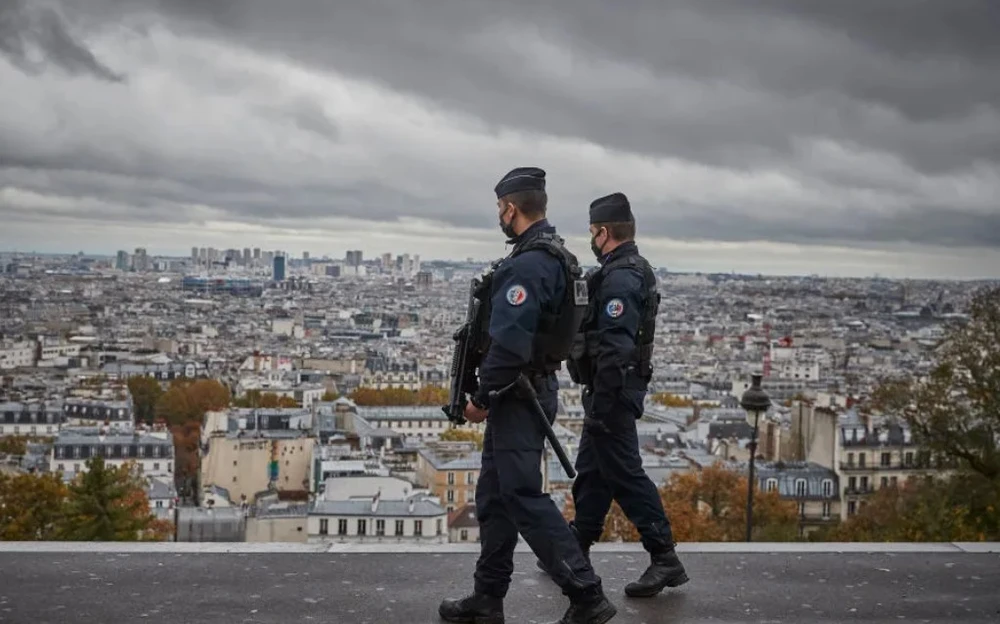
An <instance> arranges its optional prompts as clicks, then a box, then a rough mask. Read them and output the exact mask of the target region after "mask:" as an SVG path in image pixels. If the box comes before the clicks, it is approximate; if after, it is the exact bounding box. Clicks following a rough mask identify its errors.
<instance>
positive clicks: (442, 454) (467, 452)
mask: <svg viewBox="0 0 1000 624" xmlns="http://www.w3.org/2000/svg"><path fill="white" fill-rule="evenodd" d="M482 458H483V454H482V453H481V452H480V451H477V450H475V447H474V445H473V444H472V443H470V442H437V443H435V444H431V445H429V446H427V447H425V448H421V449H419V450H418V451H417V466H416V482H417V484H418V485H420V486H422V487H426V488H428V489H429V490H430V491H431V493H432V494H434V496H437V497H438V498H439V499H440V500H441V504H442V505H444V506H445V509H446V510H447V512H448V513H451V512H453V511H455V510H456V509H458V508H460V507H462V506H464V505H465V504H467V503H474V502H475V500H476V483H477V482H478V480H479V469H480V467H481V466H482V462H483V459H482Z"/></svg>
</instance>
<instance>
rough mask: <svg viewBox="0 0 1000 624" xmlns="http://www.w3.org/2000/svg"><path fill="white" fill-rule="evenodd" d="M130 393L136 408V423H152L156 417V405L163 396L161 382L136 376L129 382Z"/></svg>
mask: <svg viewBox="0 0 1000 624" xmlns="http://www.w3.org/2000/svg"><path fill="white" fill-rule="evenodd" d="M128 391H129V394H131V395H132V403H133V405H134V406H135V421H136V422H137V423H138V422H145V423H151V422H153V419H154V418H155V416H156V403H157V401H159V400H160V397H161V396H163V388H162V387H160V382H158V381H156V380H155V379H153V378H152V377H146V376H145V375H136V376H134V377H130V378H129V380H128Z"/></svg>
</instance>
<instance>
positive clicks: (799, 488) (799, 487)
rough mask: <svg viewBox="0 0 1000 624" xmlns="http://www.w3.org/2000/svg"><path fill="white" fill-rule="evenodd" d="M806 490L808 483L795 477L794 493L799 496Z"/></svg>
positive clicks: (804, 493) (803, 494)
mask: <svg viewBox="0 0 1000 624" xmlns="http://www.w3.org/2000/svg"><path fill="white" fill-rule="evenodd" d="M808 491H809V489H808V484H807V483H806V480H805V479H796V480H795V495H796V496H800V497H801V496H805V495H806V493H807V492H808Z"/></svg>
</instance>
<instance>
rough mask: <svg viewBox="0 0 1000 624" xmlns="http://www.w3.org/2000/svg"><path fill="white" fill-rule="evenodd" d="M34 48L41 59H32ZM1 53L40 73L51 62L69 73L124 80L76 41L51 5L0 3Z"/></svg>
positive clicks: (13, 0)
mask: <svg viewBox="0 0 1000 624" xmlns="http://www.w3.org/2000/svg"><path fill="white" fill-rule="evenodd" d="M33 49H37V51H38V52H39V54H40V56H42V59H41V60H34V59H33V58H32V56H34V55H33V54H32V51H33ZM0 54H2V55H3V56H6V57H7V58H8V59H10V61H11V62H12V63H13V64H14V65H16V66H17V67H19V68H20V69H21V70H22V71H25V72H30V73H39V72H42V71H44V70H45V69H46V68H48V67H49V66H52V65H54V66H56V67H58V68H59V69H61V70H63V71H65V72H68V73H70V74H88V75H90V76H93V77H95V78H99V79H101V80H107V81H109V82H122V81H123V80H124V79H125V76H123V75H121V74H119V73H117V72H115V71H113V70H111V69H110V68H109V67H107V66H106V65H104V64H103V63H101V62H100V61H99V60H98V59H97V57H95V56H94V54H93V53H92V52H91V51H90V50H88V49H87V47H86V46H84V45H83V44H81V43H80V42H79V41H77V39H76V38H74V36H73V35H72V34H71V33H70V31H69V29H68V28H67V25H66V23H65V22H64V20H63V18H62V16H60V14H59V13H58V12H56V10H55V9H54V8H52V7H50V6H35V5H29V4H28V2H27V0H4V1H3V2H0Z"/></svg>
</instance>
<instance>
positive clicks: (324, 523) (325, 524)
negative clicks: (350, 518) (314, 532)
mask: <svg viewBox="0 0 1000 624" xmlns="http://www.w3.org/2000/svg"><path fill="white" fill-rule="evenodd" d="M319 534H320V535H329V534H330V521H329V520H327V519H326V518H320V521H319Z"/></svg>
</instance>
